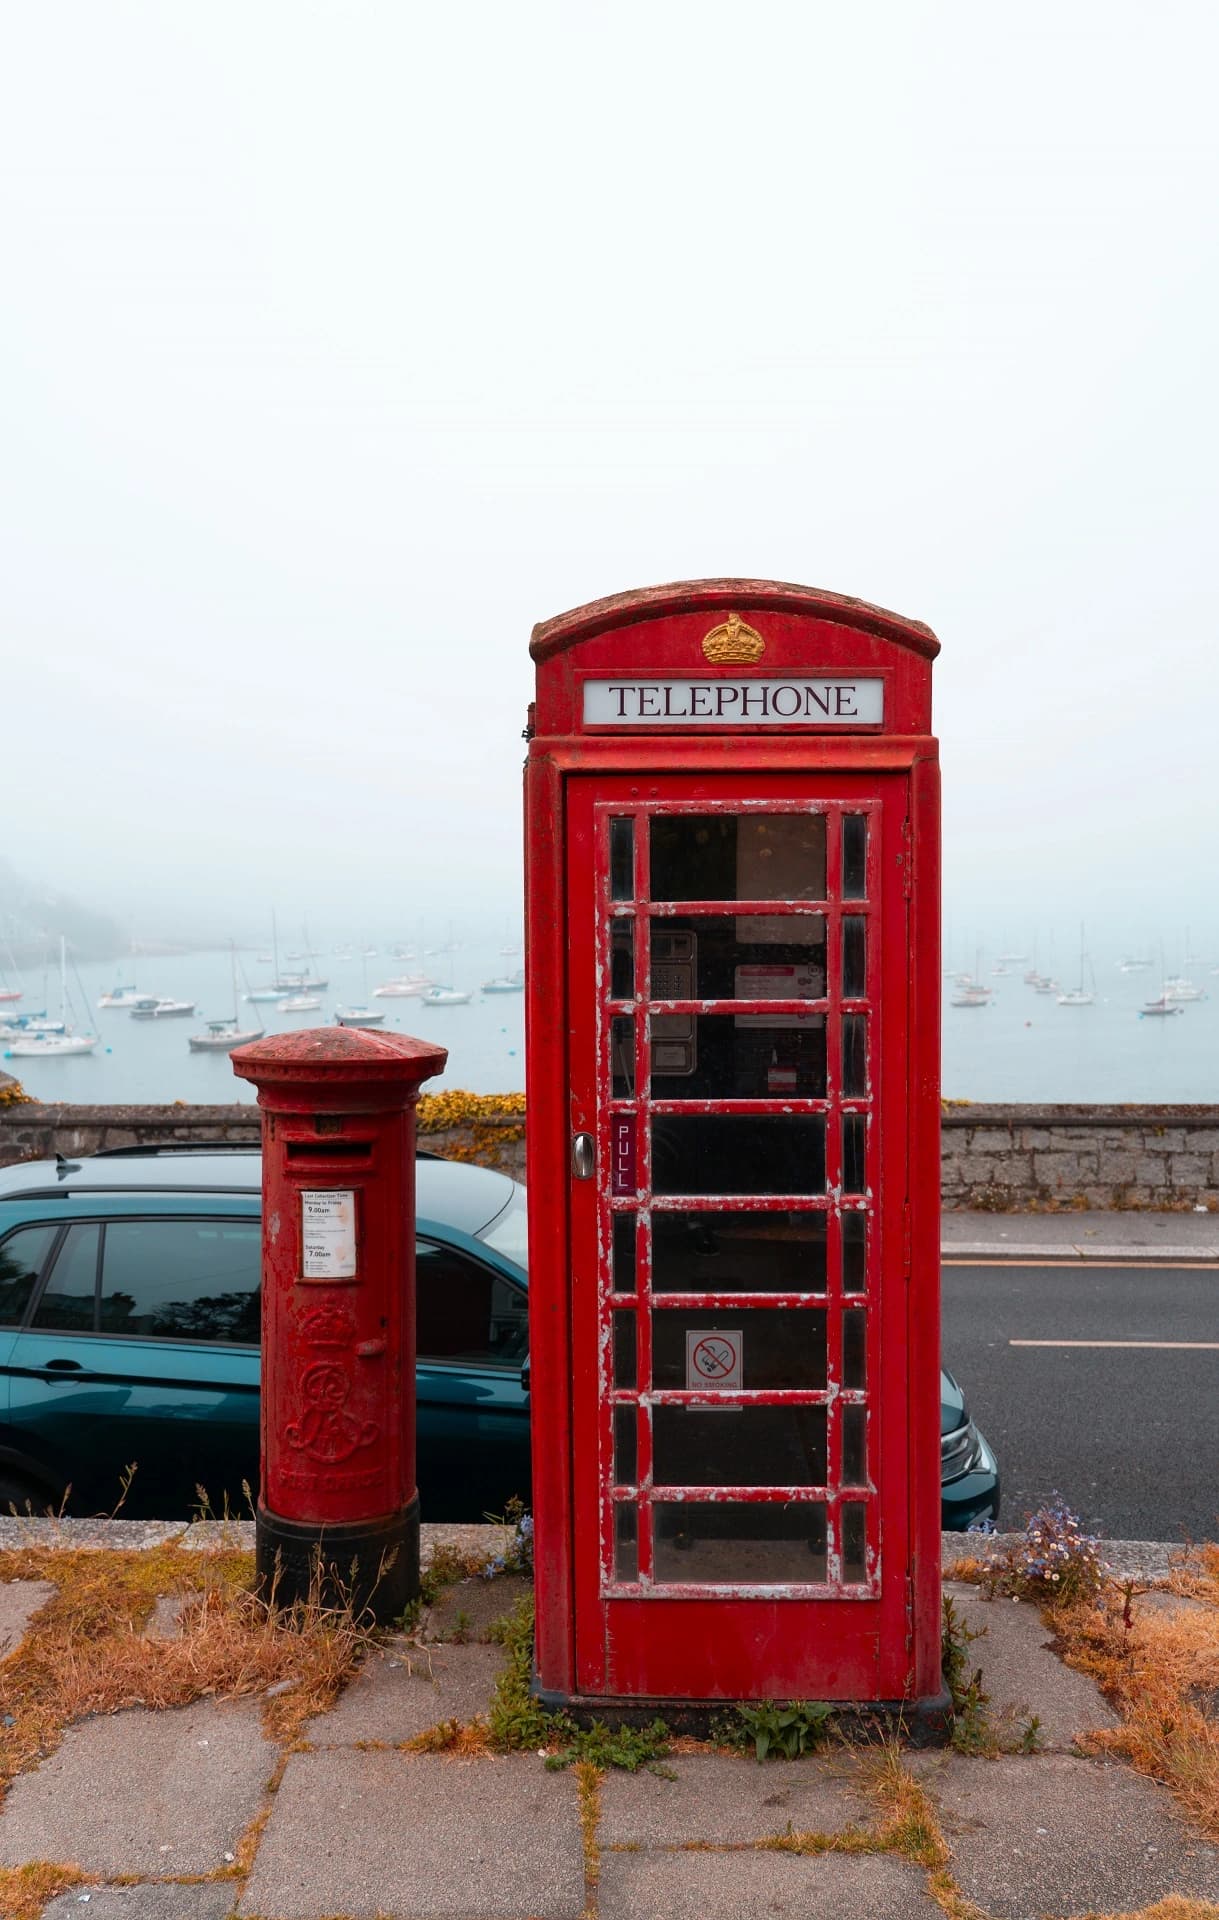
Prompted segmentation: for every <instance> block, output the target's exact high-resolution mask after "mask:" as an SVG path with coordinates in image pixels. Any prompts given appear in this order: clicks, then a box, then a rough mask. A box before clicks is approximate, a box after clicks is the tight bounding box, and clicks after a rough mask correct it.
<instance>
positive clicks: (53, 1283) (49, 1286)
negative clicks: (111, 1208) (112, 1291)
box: [30, 1222, 101, 1333]
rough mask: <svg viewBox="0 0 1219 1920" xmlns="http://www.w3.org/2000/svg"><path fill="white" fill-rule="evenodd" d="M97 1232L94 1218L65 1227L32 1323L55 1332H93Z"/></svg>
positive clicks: (98, 1230) (97, 1227)
mask: <svg viewBox="0 0 1219 1920" xmlns="http://www.w3.org/2000/svg"><path fill="white" fill-rule="evenodd" d="M100 1234H101V1228H100V1227H99V1226H98V1225H97V1223H96V1222H93V1223H91V1224H90V1225H87V1226H86V1225H84V1224H83V1223H82V1224H81V1225H80V1226H77V1227H69V1228H68V1231H67V1233H66V1234H65V1236H64V1241H63V1245H62V1246H61V1247H60V1249H59V1252H58V1253H57V1254H56V1256H55V1264H54V1266H53V1267H52V1268H51V1271H50V1273H49V1274H48V1275H47V1278H46V1282H45V1284H44V1286H43V1289H42V1292H41V1294H40V1295H39V1299H38V1305H37V1307H36V1308H35V1310H34V1318H33V1320H32V1321H31V1322H30V1325H31V1326H34V1327H46V1328H47V1329H48V1330H54V1331H55V1332H57V1333H92V1332H93V1316H94V1311H95V1301H96V1295H97V1246H98V1240H99V1237H100Z"/></svg>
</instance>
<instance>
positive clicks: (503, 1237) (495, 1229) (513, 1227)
mask: <svg viewBox="0 0 1219 1920" xmlns="http://www.w3.org/2000/svg"><path fill="white" fill-rule="evenodd" d="M478 1237H479V1239H480V1240H485V1241H486V1243H487V1245H488V1246H489V1247H494V1248H495V1251H496V1253H502V1254H503V1256H504V1258H505V1259H506V1260H515V1261H516V1264H517V1266H518V1267H524V1269H525V1271H526V1272H528V1271H529V1211H528V1208H527V1207H526V1205H525V1189H524V1187H521V1186H515V1185H514V1186H513V1189H512V1198H511V1199H510V1200H509V1202H508V1204H507V1206H506V1207H505V1208H504V1210H503V1212H502V1213H497V1214H496V1216H495V1218H494V1220H493V1221H492V1222H491V1224H490V1226H489V1227H484V1228H483V1229H482V1231H481V1233H480V1234H479V1236H478Z"/></svg>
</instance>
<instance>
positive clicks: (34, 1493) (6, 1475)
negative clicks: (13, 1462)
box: [0, 1467, 54, 1519]
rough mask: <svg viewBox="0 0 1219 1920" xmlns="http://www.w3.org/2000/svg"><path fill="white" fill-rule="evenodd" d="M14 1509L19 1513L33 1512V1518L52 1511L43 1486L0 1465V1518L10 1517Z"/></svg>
mask: <svg viewBox="0 0 1219 1920" xmlns="http://www.w3.org/2000/svg"><path fill="white" fill-rule="evenodd" d="M14 1509H15V1510H16V1512H17V1513H19V1514H33V1515H34V1517H35V1518H38V1517H39V1516H41V1515H43V1514H46V1513H51V1512H53V1511H54V1508H53V1506H52V1503H51V1501H50V1499H49V1498H48V1496H47V1491H46V1488H45V1487H40V1486H39V1485H38V1483H37V1481H35V1480H29V1479H27V1478H26V1476H25V1474H23V1473H14V1472H13V1471H12V1469H11V1468H9V1467H0V1519H8V1518H11V1516H12V1514H13V1511H14Z"/></svg>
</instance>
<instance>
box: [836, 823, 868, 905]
mask: <svg viewBox="0 0 1219 1920" xmlns="http://www.w3.org/2000/svg"><path fill="white" fill-rule="evenodd" d="M867 871H868V816H867V814H866V813H844V814H843V816H842V897H843V899H844V900H866V899H867V897H868V882H867Z"/></svg>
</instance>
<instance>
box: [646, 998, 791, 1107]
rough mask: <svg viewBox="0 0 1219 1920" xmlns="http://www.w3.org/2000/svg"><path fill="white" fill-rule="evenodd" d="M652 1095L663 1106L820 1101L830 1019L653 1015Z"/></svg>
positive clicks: (715, 1014) (738, 1015) (740, 1014)
mask: <svg viewBox="0 0 1219 1920" xmlns="http://www.w3.org/2000/svg"><path fill="white" fill-rule="evenodd" d="M648 1024H649V1027H650V1030H651V1039H652V1093H653V1096H654V1097H655V1098H656V1099H658V1100H777V1099H784V1098H791V1099H799V1100H820V1099H824V1097H825V1088H826V1079H825V1015H824V1014H820V1013H816V1014H809V1015H807V1016H806V1017H805V1018H804V1019H803V1020H801V1018H800V1016H798V1015H790V1016H788V1017H786V1018H785V1017H784V1016H783V1015H779V1016H777V1017H776V1018H775V1020H774V1023H773V1025H772V1024H771V1023H770V1022H769V1021H768V1020H767V1018H766V1016H765V1015H764V1014H763V1015H760V1016H759V1015H755V1014H742V1013H738V1014H731V1013H700V1014H698V1015H697V1016H696V1015H694V1014H686V1013H654V1014H651V1015H650V1016H649V1023H648Z"/></svg>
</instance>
